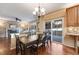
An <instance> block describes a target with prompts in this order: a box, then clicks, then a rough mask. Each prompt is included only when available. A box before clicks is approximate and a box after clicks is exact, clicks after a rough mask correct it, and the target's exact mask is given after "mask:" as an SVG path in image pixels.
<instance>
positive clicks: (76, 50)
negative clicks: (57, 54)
mask: <svg viewBox="0 0 79 59" xmlns="http://www.w3.org/2000/svg"><path fill="white" fill-rule="evenodd" d="M77 41H78V36H76V39H75V52H76V54H78V46H77Z"/></svg>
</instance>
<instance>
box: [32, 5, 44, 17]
mask: <svg viewBox="0 0 79 59" xmlns="http://www.w3.org/2000/svg"><path fill="white" fill-rule="evenodd" d="M33 15H36V16H43V15H45V9H44V8H41V7H40V5H39V6H38V7H36V8H35V10H34V11H33Z"/></svg>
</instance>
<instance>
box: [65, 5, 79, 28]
mask: <svg viewBox="0 0 79 59" xmlns="http://www.w3.org/2000/svg"><path fill="white" fill-rule="evenodd" d="M78 9H79V8H78V7H77V6H76V7H71V8H67V9H66V16H67V27H70V26H73V27H74V26H77V24H78V19H77V17H78Z"/></svg>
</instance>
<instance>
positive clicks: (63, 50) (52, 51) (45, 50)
mask: <svg viewBox="0 0 79 59" xmlns="http://www.w3.org/2000/svg"><path fill="white" fill-rule="evenodd" d="M3 42H5V43H3ZM3 42H1V41H0V55H16V50H15V49H14V50H11V51H10V50H9V49H8V45H7V44H8V43H7V42H6V41H3ZM38 55H75V50H74V49H73V48H70V47H67V46H64V45H62V44H59V43H53V42H52V43H51V44H49V46H46V47H41V48H39V49H38Z"/></svg>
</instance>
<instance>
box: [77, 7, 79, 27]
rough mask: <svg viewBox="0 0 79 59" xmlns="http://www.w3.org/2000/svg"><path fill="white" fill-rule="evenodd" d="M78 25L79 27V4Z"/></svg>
mask: <svg viewBox="0 0 79 59" xmlns="http://www.w3.org/2000/svg"><path fill="white" fill-rule="evenodd" d="M77 22H78V27H79V6H78V21H77Z"/></svg>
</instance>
